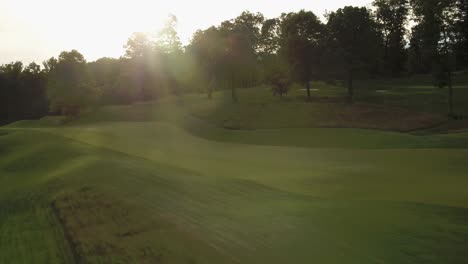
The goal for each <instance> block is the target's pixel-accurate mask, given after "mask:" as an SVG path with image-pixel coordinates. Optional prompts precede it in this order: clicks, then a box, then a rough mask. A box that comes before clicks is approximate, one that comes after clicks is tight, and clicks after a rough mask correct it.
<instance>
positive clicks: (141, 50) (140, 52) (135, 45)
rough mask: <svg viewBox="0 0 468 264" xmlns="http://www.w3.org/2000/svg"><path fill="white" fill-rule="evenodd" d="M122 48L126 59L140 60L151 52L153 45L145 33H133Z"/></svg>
mask: <svg viewBox="0 0 468 264" xmlns="http://www.w3.org/2000/svg"><path fill="white" fill-rule="evenodd" d="M124 48H125V57H126V58H141V57H143V56H145V55H146V54H149V53H150V52H151V51H152V50H153V48H154V43H153V42H152V41H151V40H150V38H149V37H148V35H147V34H146V33H142V32H135V33H133V34H132V36H131V37H130V38H129V39H128V40H127V44H126V45H124Z"/></svg>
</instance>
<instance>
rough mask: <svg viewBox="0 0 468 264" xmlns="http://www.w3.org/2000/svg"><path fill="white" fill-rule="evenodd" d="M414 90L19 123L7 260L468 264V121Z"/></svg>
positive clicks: (261, 93)
mask: <svg viewBox="0 0 468 264" xmlns="http://www.w3.org/2000/svg"><path fill="white" fill-rule="evenodd" d="M403 85H404V84H394V87H395V88H394V89H391V88H390V87H387V88H385V87H384V88H382V87H376V88H374V89H373V90H372V89H367V90H366V89H363V91H362V92H361V95H362V97H361V98H359V99H357V101H358V103H355V104H352V105H349V104H346V103H344V102H341V101H340V100H341V99H340V98H341V94H340V91H342V89H341V90H340V89H339V88H336V87H333V86H327V85H325V84H319V83H317V84H315V86H316V87H320V88H318V89H317V90H316V92H315V93H316V94H314V98H316V99H317V100H316V101H312V102H307V101H304V100H303V99H302V98H301V95H302V94H303V93H304V92H303V91H302V90H294V91H291V93H290V94H289V95H288V96H287V97H285V98H279V97H272V96H271V93H270V91H269V90H268V89H267V88H265V87H258V88H249V89H240V90H239V92H238V96H239V103H238V104H232V103H231V102H230V101H229V100H228V98H229V93H228V92H227V91H219V92H215V93H214V94H213V98H212V99H211V100H210V99H208V98H206V95H203V94H186V95H181V96H173V97H167V98H165V99H161V100H158V101H154V102H146V103H135V104H132V105H123V106H118V105H114V106H102V107H99V108H96V109H92V110H90V111H88V112H86V113H83V114H82V115H81V117H80V118H78V119H75V120H72V121H64V118H63V117H61V116H48V117H44V118H42V119H40V120H36V121H19V122H16V123H13V124H10V125H7V126H3V127H1V128H0V263H466V261H467V259H468V251H467V250H466V249H467V248H468V191H467V187H468V162H467V161H468V131H467V132H464V131H466V130H464V129H463V126H464V125H465V124H466V123H464V121H444V120H446V118H444V116H443V114H442V113H443V110H442V107H443V106H444V105H443V103H444V98H443V97H442V98H440V96H439V95H438V93H439V92H440V90H439V89H438V88H432V87H409V88H406V89H403V88H402V86H403ZM369 86H371V84H369ZM363 87H364V85H363ZM381 89H387V90H386V92H385V93H382V92H377V90H379V91H380V90H381ZM455 90H456V92H457V93H458V94H459V95H460V96H459V97H457V98H458V99H459V100H460V101H461V102H463V100H465V102H466V99H467V98H468V90H466V88H463V87H456V88H455ZM343 92H344V91H343ZM461 95H465V97H462V96H461ZM369 98H370V99H369ZM402 98H406V100H407V101H402ZM408 98H409V99H408ZM430 98H432V99H434V100H436V101H434V100H432V101H431V102H432V105H433V106H437V105H438V102H437V100H440V101H439V103H440V106H441V108H440V109H438V108H437V107H433V108H431V109H429V110H427V109H425V108H424V105H425V104H426V103H427V102H428V101H430V100H429V99H430ZM378 99H380V101H381V102H382V103H381V104H375V103H374V104H370V103H367V102H366V100H372V101H376V100H378ZM405 103H407V104H408V105H405ZM397 105H398V106H399V107H397ZM410 105H411V107H413V108H419V109H421V111H414V109H412V108H410ZM457 105H458V106H459V107H460V109H459V112H462V111H464V110H465V109H466V107H468V104H466V103H465V104H463V103H458V104H457ZM392 107H393V108H392ZM362 109H366V110H365V111H362ZM332 110H334V111H332ZM410 113H411V114H410ZM465 113H466V112H465ZM340 116H341V117H342V118H341V119H340V118H338V117H340ZM451 122H455V125H454V124H453V123H451Z"/></svg>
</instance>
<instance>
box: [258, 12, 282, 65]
mask: <svg viewBox="0 0 468 264" xmlns="http://www.w3.org/2000/svg"><path fill="white" fill-rule="evenodd" d="M280 25H281V21H280V19H279V18H272V19H267V20H265V21H264V22H263V25H262V29H261V33H260V41H259V53H260V54H261V57H266V56H269V55H275V54H276V53H277V52H278V50H279V48H280V34H281V31H280V30H281V27H280Z"/></svg>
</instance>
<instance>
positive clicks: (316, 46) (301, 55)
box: [280, 10, 326, 99]
mask: <svg viewBox="0 0 468 264" xmlns="http://www.w3.org/2000/svg"><path fill="white" fill-rule="evenodd" d="M325 30H326V29H325V26H324V25H323V24H322V22H320V20H319V19H318V17H317V16H316V15H315V14H314V13H312V12H310V11H304V10H301V11H299V12H298V13H289V14H287V15H285V16H284V17H283V21H282V23H281V49H280V52H281V53H282V55H283V56H285V57H286V58H287V60H288V61H289V64H290V68H291V70H292V72H293V73H294V76H295V77H296V79H298V80H299V81H300V82H302V83H303V84H305V87H306V89H307V98H308V99H310V97H311V94H310V81H311V77H312V74H313V72H316V71H317V70H318V69H319V65H320V51H321V48H322V41H323V40H324V36H325Z"/></svg>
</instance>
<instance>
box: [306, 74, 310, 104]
mask: <svg viewBox="0 0 468 264" xmlns="http://www.w3.org/2000/svg"><path fill="white" fill-rule="evenodd" d="M307 79H309V78H307ZM306 88H307V100H309V101H310V81H308V80H307V81H306Z"/></svg>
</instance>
